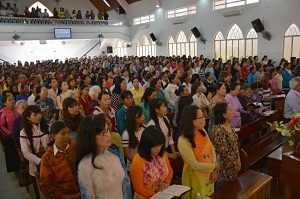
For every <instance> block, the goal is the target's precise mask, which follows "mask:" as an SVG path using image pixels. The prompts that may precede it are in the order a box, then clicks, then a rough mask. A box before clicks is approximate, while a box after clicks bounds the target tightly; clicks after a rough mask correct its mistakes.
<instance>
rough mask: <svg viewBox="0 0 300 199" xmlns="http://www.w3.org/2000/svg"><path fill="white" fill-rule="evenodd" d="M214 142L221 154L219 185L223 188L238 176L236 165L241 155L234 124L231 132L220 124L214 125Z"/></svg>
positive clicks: (218, 152) (217, 151)
mask: <svg viewBox="0 0 300 199" xmlns="http://www.w3.org/2000/svg"><path fill="white" fill-rule="evenodd" d="M212 142H213V144H214V146H215V149H216V153H217V154H218V155H220V171H219V174H220V176H219V186H220V188H222V187H224V186H225V185H226V184H228V183H229V182H231V181H233V180H234V179H235V178H237V172H236V170H235V166H236V161H237V159H238V157H239V148H238V136H237V134H236V133H235V131H234V128H233V126H232V125H231V132H229V131H227V130H226V129H225V128H224V127H223V126H222V125H220V124H218V125H216V126H215V127H214V132H213V134H212Z"/></svg>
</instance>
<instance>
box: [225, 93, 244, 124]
mask: <svg viewBox="0 0 300 199" xmlns="http://www.w3.org/2000/svg"><path fill="white" fill-rule="evenodd" d="M225 100H226V102H227V103H228V104H230V105H231V107H232V109H233V115H234V118H233V120H232V121H231V123H232V124H233V126H234V128H237V127H240V126H241V124H242V122H241V113H249V112H248V111H245V110H244V109H243V107H242V105H241V103H240V101H239V99H238V98H237V97H236V96H235V97H233V96H232V95H230V94H227V95H226V96H225Z"/></svg>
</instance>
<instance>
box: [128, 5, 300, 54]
mask: <svg viewBox="0 0 300 199" xmlns="http://www.w3.org/2000/svg"><path fill="white" fill-rule="evenodd" d="M194 4H196V5H197V14H195V15H189V16H185V18H186V23H184V24H179V25H173V24H172V20H174V19H178V18H173V19H165V11H166V10H169V9H173V8H179V7H183V6H187V5H194ZM240 8H242V10H243V14H242V15H239V16H233V17H223V12H224V11H230V10H236V9H240ZM299 8H300V1H299V0H260V2H259V3H255V4H250V5H245V6H240V7H234V8H228V9H222V10H217V11H213V10H212V0H185V1H182V0H162V4H161V8H158V9H157V8H155V1H147V0H143V1H139V2H137V3H134V4H131V5H130V6H129V10H130V12H129V13H130V17H129V18H130V19H131V20H130V22H131V23H132V19H133V18H135V17H139V16H143V15H149V14H153V13H155V17H156V21H155V22H152V23H150V24H149V25H150V26H149V28H148V29H145V30H138V29H137V28H138V26H132V28H131V35H132V41H133V43H135V42H136V40H140V39H141V38H142V36H143V35H144V34H145V35H146V36H147V37H148V39H149V41H150V40H151V38H150V36H149V34H150V33H152V32H153V33H154V34H155V35H156V36H157V37H158V38H159V40H160V41H161V42H162V43H163V46H162V47H157V55H167V50H168V48H167V41H168V38H169V36H172V37H173V38H174V40H175V39H176V36H177V33H178V32H179V31H180V30H183V32H184V33H185V34H186V36H187V37H188V38H189V36H190V35H191V34H192V33H191V28H193V27H195V26H196V27H197V28H198V29H199V30H200V32H201V33H202V35H203V36H204V37H205V39H207V42H206V44H205V45H204V44H203V43H198V55H200V54H204V55H205V56H207V57H210V58H212V57H213V56H214V47H213V41H214V37H215V35H216V33H217V32H218V31H219V30H220V31H221V32H222V33H223V35H224V37H226V35H227V32H228V30H229V29H230V27H231V26H232V25H233V24H235V23H236V24H237V25H238V26H239V27H240V28H241V30H242V32H243V34H244V36H245V35H246V33H247V32H248V31H249V30H250V29H251V28H252V24H251V21H253V20H254V19H257V18H260V19H261V20H262V21H263V23H264V27H265V29H266V30H267V31H269V32H270V33H271V34H272V39H271V41H268V40H265V39H263V38H262V37H261V36H260V35H259V34H258V35H259V37H258V55H259V56H260V57H262V56H263V55H264V54H267V55H269V57H270V58H273V59H275V60H279V59H280V58H281V57H282V56H283V36H284V33H285V31H286V29H287V28H288V27H289V26H290V25H291V24H292V23H295V24H296V25H297V26H298V27H300V21H299V18H300V12H299ZM299 45H300V44H299ZM131 53H133V54H134V53H135V47H134V45H133V48H132V49H131Z"/></svg>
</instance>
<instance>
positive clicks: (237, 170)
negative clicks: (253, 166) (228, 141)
mask: <svg viewBox="0 0 300 199" xmlns="http://www.w3.org/2000/svg"><path fill="white" fill-rule="evenodd" d="M234 169H235V171H236V172H239V171H240V170H241V160H240V158H238V159H237V160H236V164H235V166H234Z"/></svg>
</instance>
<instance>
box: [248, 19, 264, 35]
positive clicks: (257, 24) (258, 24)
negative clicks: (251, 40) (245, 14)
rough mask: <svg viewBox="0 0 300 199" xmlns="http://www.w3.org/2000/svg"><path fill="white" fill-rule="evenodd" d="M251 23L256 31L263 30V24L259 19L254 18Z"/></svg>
mask: <svg viewBox="0 0 300 199" xmlns="http://www.w3.org/2000/svg"><path fill="white" fill-rule="evenodd" d="M251 23H252V26H253V28H254V30H255V31H256V32H262V31H264V30H265V28H264V25H263V24H262V23H261V20H260V19H255V20H254V21H252V22H251Z"/></svg>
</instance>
